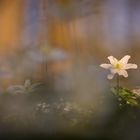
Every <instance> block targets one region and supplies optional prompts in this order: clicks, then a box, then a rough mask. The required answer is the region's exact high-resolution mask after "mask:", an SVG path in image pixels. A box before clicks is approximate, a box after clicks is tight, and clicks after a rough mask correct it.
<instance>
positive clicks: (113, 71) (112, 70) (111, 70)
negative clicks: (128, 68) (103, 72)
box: [110, 69, 118, 74]
mask: <svg viewBox="0 0 140 140" xmlns="http://www.w3.org/2000/svg"><path fill="white" fill-rule="evenodd" d="M110 72H111V73H112V74H115V73H117V72H118V69H110Z"/></svg>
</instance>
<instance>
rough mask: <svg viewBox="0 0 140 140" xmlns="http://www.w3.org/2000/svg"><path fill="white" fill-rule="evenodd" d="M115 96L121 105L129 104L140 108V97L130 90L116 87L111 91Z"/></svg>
mask: <svg viewBox="0 0 140 140" xmlns="http://www.w3.org/2000/svg"><path fill="white" fill-rule="evenodd" d="M111 91H112V92H113V94H114V95H115V96H116V97H117V98H118V100H119V102H120V105H124V104H128V105H131V106H139V103H140V102H139V101H140V96H138V95H137V94H135V93H134V92H132V91H131V90H130V89H127V88H123V87H120V88H119V89H118V88H116V87H114V88H112V89H111Z"/></svg>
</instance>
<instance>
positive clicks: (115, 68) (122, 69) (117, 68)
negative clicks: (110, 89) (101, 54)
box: [100, 55, 138, 79]
mask: <svg viewBox="0 0 140 140" xmlns="http://www.w3.org/2000/svg"><path fill="white" fill-rule="evenodd" d="M108 59H109V61H110V64H101V65H100V66H101V67H102V68H105V69H109V70H110V72H111V74H109V75H108V76H107V78H108V79H112V78H113V77H114V75H115V74H118V75H119V76H124V77H125V78H126V77H128V73H127V71H126V70H128V69H137V67H138V66H137V65H136V64H132V63H128V60H129V59H130V56H129V55H125V56H124V57H123V58H122V59H121V60H118V59H116V58H115V57H113V56H109V57H108Z"/></svg>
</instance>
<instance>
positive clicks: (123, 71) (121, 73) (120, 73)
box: [118, 70, 128, 78]
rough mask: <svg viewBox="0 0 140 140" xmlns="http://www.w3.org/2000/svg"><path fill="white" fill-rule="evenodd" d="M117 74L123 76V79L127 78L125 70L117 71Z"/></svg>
mask: <svg viewBox="0 0 140 140" xmlns="http://www.w3.org/2000/svg"><path fill="white" fill-rule="evenodd" d="M118 74H119V75H122V76H124V77H125V78H126V77H128V73H127V71H126V70H120V71H118Z"/></svg>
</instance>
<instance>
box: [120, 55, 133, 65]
mask: <svg viewBox="0 0 140 140" xmlns="http://www.w3.org/2000/svg"><path fill="white" fill-rule="evenodd" d="M130 57H131V56H130V55H125V56H124V57H123V58H122V59H121V60H120V61H119V62H120V63H123V64H127V63H128V60H129V59H130Z"/></svg>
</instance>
